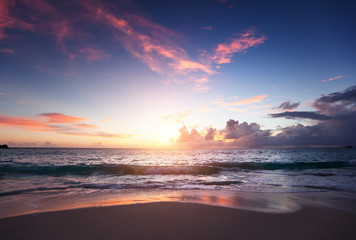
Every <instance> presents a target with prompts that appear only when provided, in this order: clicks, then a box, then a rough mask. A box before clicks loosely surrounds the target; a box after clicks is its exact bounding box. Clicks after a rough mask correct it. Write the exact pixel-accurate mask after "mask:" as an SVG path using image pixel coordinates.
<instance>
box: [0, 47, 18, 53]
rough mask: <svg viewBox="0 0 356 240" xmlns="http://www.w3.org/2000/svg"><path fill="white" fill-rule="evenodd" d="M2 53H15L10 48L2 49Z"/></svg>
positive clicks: (0, 49)
mask: <svg viewBox="0 0 356 240" xmlns="http://www.w3.org/2000/svg"><path fill="white" fill-rule="evenodd" d="M0 53H6V54H13V53H15V51H14V50H12V49H10V48H0Z"/></svg>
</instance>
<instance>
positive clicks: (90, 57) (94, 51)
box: [78, 47, 111, 63]
mask: <svg viewBox="0 0 356 240" xmlns="http://www.w3.org/2000/svg"><path fill="white" fill-rule="evenodd" d="M78 52H79V53H81V54H83V55H84V56H85V57H86V59H87V61H88V62H89V63H92V62H95V61H100V60H103V59H105V58H110V57H111V55H110V54H107V53H105V52H104V51H103V50H101V49H98V48H91V47H82V48H80V49H79V50H78Z"/></svg>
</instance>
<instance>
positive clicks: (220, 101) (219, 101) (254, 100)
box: [214, 95, 268, 107]
mask: <svg viewBox="0 0 356 240" xmlns="http://www.w3.org/2000/svg"><path fill="white" fill-rule="evenodd" d="M266 97H268V95H257V96H254V97H251V98H247V99H242V100H239V101H235V102H231V103H227V102H224V101H223V99H222V98H218V99H216V100H215V101H214V103H215V104H217V105H219V106H223V107H228V106H240V105H246V104H250V103H260V102H262V100H263V99H264V98H266Z"/></svg>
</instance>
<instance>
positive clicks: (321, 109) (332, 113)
mask: <svg viewBox="0 0 356 240" xmlns="http://www.w3.org/2000/svg"><path fill="white" fill-rule="evenodd" d="M312 106H313V107H314V108H315V109H316V110H317V111H315V112H300V111H296V112H283V113H276V114H270V115H269V116H270V117H286V118H306V119H313V120H320V121H322V120H347V119H350V118H355V117H356V86H352V87H349V88H347V89H346V90H344V91H341V92H335V93H330V94H328V95H323V96H322V97H320V98H318V99H317V100H315V101H314V102H313V104H312Z"/></svg>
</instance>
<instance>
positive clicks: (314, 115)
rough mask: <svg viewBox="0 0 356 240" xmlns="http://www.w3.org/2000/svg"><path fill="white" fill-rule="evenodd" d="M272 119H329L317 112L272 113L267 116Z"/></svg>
mask: <svg viewBox="0 0 356 240" xmlns="http://www.w3.org/2000/svg"><path fill="white" fill-rule="evenodd" d="M269 116H270V117H272V118H279V117H284V118H288V119H296V118H306V119H312V120H327V119H330V117H328V116H325V115H323V114H321V113H318V112H282V113H273V114H270V115H269Z"/></svg>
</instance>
